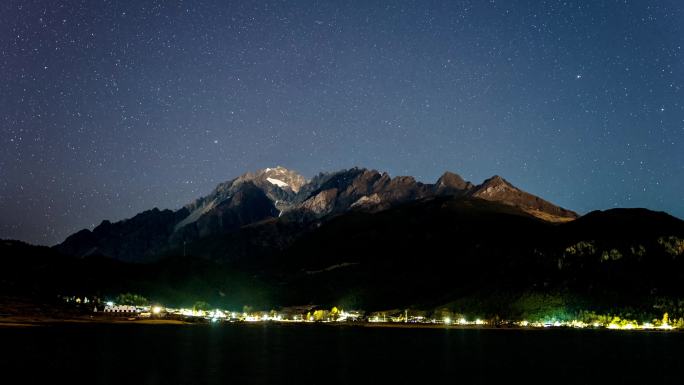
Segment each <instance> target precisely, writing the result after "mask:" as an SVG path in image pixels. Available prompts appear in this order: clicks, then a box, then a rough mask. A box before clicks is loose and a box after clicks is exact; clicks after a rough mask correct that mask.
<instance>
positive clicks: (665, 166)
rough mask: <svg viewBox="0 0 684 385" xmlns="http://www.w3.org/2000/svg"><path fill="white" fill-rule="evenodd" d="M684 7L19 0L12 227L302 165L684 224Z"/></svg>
mask: <svg viewBox="0 0 684 385" xmlns="http://www.w3.org/2000/svg"><path fill="white" fill-rule="evenodd" d="M682 20H684V4H683V3H682V2H681V1H680V0H660V1H645V0H644V1H638V0H633V1H632V0H630V1H594V0H591V1H589V0H587V1H538V0H530V1H515V0H513V1H502V0H496V1H494V0H490V1H484V0H481V1H458V0H451V1H442V2H437V1H434V2H433V1H387V2H381V1H368V0H364V1H306V0H297V1H294V0H290V1H188V0H186V1H171V0H169V1H162V0H156V1H147V0H132V1H125V0H121V1H103V0H81V1H77V0H72V1H60V0H43V1H35V0H34V1H30V0H3V1H2V2H0V130H1V136H0V238H13V239H21V240H25V241H29V242H32V243H37V244H47V245H51V244H55V243H58V242H61V241H62V240H63V239H64V238H65V237H66V236H67V235H69V234H70V233H73V232H75V231H77V230H79V229H81V228H92V227H93V226H95V225H97V224H99V223H100V222H101V221H102V220H103V219H110V220H120V219H123V218H127V217H131V216H133V215H135V214H136V213H138V212H140V211H143V210H146V209H150V208H152V207H159V208H173V209H176V208H179V207H181V206H182V205H183V204H185V203H188V202H190V201H192V200H193V199H195V198H197V197H199V196H201V195H204V194H207V193H208V192H210V191H211V189H212V188H213V187H214V186H215V185H216V184H217V183H219V182H222V181H225V180H228V179H231V178H233V177H236V176H238V175H240V174H242V173H244V172H246V171H253V170H257V169H260V168H264V167H269V166H274V165H282V166H284V167H287V168H290V169H294V170H297V171H299V172H300V173H302V174H303V175H304V176H306V177H311V176H313V175H315V174H316V173H318V172H319V171H332V170H337V169H341V168H348V167H352V166H362V167H368V168H374V169H378V170H381V171H387V172H389V173H390V174H391V175H392V176H396V175H412V176H415V177H416V178H417V179H418V180H420V181H424V182H434V180H436V179H437V178H438V177H439V175H441V174H442V173H443V172H444V171H445V170H451V171H454V172H457V173H459V174H461V175H462V176H463V177H464V178H466V179H468V180H472V181H473V182H476V183H480V182H481V181H482V180H483V179H485V178H487V177H490V176H492V175H494V174H499V175H502V176H503V177H505V178H506V179H507V180H509V181H510V182H512V183H513V184H515V185H516V186H518V187H520V188H522V189H524V190H527V191H529V192H531V193H534V194H537V195H540V196H542V197H544V198H546V199H548V200H550V201H552V202H554V203H556V204H559V205H561V206H564V207H567V208H569V209H572V210H575V211H578V212H580V213H586V212H589V211H591V210H595V209H607V208H612V207H616V206H621V207H647V208H650V209H654V210H663V211H667V212H670V213H671V214H674V215H676V216H679V217H684V194H682V191H683V190H684V91H683V90H682V87H684V52H683V50H682V46H684V23H683V22H682Z"/></svg>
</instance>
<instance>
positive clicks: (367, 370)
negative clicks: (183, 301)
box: [0, 324, 684, 385]
mask: <svg viewBox="0 0 684 385" xmlns="http://www.w3.org/2000/svg"><path fill="white" fill-rule="evenodd" d="M0 341H1V342H2V358H3V359H2V363H0V368H2V369H3V373H5V374H8V373H19V374H21V376H22V377H23V378H24V380H23V381H20V382H17V383H34V382H38V381H45V380H47V381H49V382H47V383H53V382H55V381H56V380H57V379H68V380H72V381H73V382H89V383H93V384H229V383H254V384H274V383H293V384H294V383H297V384H338V383H339V384H347V383H354V382H357V383H358V382H363V383H368V382H371V383H377V384H387V383H407V382H418V383H426V382H433V381H439V383H469V384H473V383H475V384H477V383H492V382H500V383H506V384H508V383H513V381H517V380H523V381H524V382H523V384H525V383H528V384H537V383H545V384H553V385H555V384H592V383H598V382H604V383H611V384H615V383H668V384H674V383H682V382H684V376H683V373H684V372H683V371H682V368H681V364H682V361H683V360H682V352H684V333H680V332H670V333H665V332H625V331H609V330H558V329H553V330H492V329H481V330H480V329H465V330H463V329H395V328H375V327H361V326H359V327H353V326H330V325H301V324H300V325H273V324H254V325H244V324H241V325H134V324H133V325H131V324H124V325H117V324H80V325H79V324H60V325H53V326H44V327H32V328H0Z"/></svg>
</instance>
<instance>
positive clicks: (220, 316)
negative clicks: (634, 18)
mask: <svg viewBox="0 0 684 385" xmlns="http://www.w3.org/2000/svg"><path fill="white" fill-rule="evenodd" d="M63 298H64V300H65V302H67V303H70V304H72V305H75V306H78V307H79V308H81V309H92V316H93V317H95V318H96V319H105V320H106V319H112V320H117V319H118V320H128V321H136V320H175V321H183V322H186V323H283V324H286V323H302V324H305V323H336V324H350V325H353V324H357V325H361V324H363V325H369V326H405V327H410V326H416V327H445V328H530V329H546V328H573V329H586V328H593V329H610V330H658V331H671V330H682V329H684V322H682V321H683V320H681V319H679V320H670V319H669V317H668V314H667V313H665V314H664V315H663V318H662V319H659V320H653V321H652V322H641V323H640V322H637V321H634V320H626V319H620V318H619V317H610V316H600V317H598V318H597V319H596V320H594V321H593V322H586V321H582V320H559V319H553V318H552V317H551V318H549V319H547V320H535V321H529V320H515V321H511V320H486V319H480V318H467V317H466V316H464V315H462V314H458V313H453V312H449V311H447V310H442V311H436V312H432V313H429V312H426V311H419V310H408V309H405V310H398V309H394V310H387V311H376V312H370V313H366V312H365V311H363V310H344V309H341V308H337V307H332V308H331V309H324V308H320V307H317V306H313V305H307V306H293V307H284V308H281V309H280V310H278V311H276V310H270V311H254V310H252V309H250V308H249V307H247V306H246V307H244V308H243V309H242V311H234V310H226V309H220V308H214V309H211V308H209V306H208V304H206V303H204V302H198V303H197V304H195V306H193V307H192V308H174V307H166V306H163V305H161V304H153V305H130V304H119V303H115V302H114V301H106V302H100V301H99V300H97V299H92V298H90V299H89V298H87V297H84V298H83V299H81V298H80V297H63Z"/></svg>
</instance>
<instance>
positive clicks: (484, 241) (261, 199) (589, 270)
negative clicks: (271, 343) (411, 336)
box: [0, 167, 684, 319]
mask: <svg viewBox="0 0 684 385" xmlns="http://www.w3.org/2000/svg"><path fill="white" fill-rule="evenodd" d="M0 254H1V255H2V256H3V258H1V259H0V264H1V266H0V267H1V268H0V292H3V293H11V294H12V295H17V296H22V295H23V296H26V295H28V296H31V297H34V298H35V297H41V298H55V294H60V295H63V294H65V293H66V294H70V295H76V294H79V295H84V293H87V294H88V295H96V296H98V297H105V298H106V297H109V298H111V296H114V295H116V294H118V293H123V292H134V293H140V294H142V295H145V296H148V297H149V298H153V299H154V300H156V301H161V302H163V303H166V304H170V305H173V304H176V305H188V304H192V303H193V302H194V301H197V300H202V301H208V302H209V303H211V304H215V305H217V306H223V307H227V308H233V309H239V308H241V307H242V306H243V305H250V306H254V307H256V308H262V309H267V308H271V307H281V306H290V305H293V306H294V305H305V304H308V305H311V304H314V305H321V306H343V307H344V308H362V309H366V310H381V309H397V308H418V309H436V308H437V307H446V308H449V309H452V310H458V311H462V312H469V314H476V315H482V316H487V317H499V316H501V317H509V319H511V318H512V319H523V318H526V317H541V316H543V315H548V314H561V313H562V314H570V313H572V314H575V315H576V314H578V313H577V312H580V311H585V310H591V311H602V312H604V313H607V314H622V315H625V316H629V317H634V316H635V315H636V314H638V315H639V316H640V317H644V319H651V318H649V317H652V316H653V317H655V316H662V313H663V312H664V311H667V312H669V313H670V314H671V315H673V316H677V317H684V288H682V286H681V284H680V283H681V282H682V281H684V221H682V220H680V219H678V218H675V217H673V216H671V215H669V214H667V213H664V212H655V211H650V210H647V209H626V208H618V209H610V210H606V211H593V212H590V213H587V214H585V215H582V216H578V215H577V214H576V213H574V212H572V211H570V210H567V209H564V208H561V207H558V206H556V205H554V204H552V203H550V202H548V201H546V200H544V199H542V198H539V197H536V196H534V195H532V194H529V193H527V192H525V191H523V190H521V189H519V188H517V187H515V186H513V185H512V184H510V183H509V182H507V181H506V180H505V179H503V178H501V177H499V176H494V177H492V178H489V179H487V180H485V181H483V182H482V183H481V184H478V185H476V184H473V183H471V182H467V181H465V180H463V178H461V177H460V176H458V175H457V174H454V173H450V172H447V173H444V174H443V175H442V176H441V177H440V178H439V179H438V180H437V181H436V182H435V183H434V184H425V183H420V182H418V181H416V180H415V179H414V178H412V177H405V176H399V177H394V178H391V177H390V176H389V175H388V174H387V173H381V172H378V171H375V170H368V169H362V168H352V169H349V170H342V171H338V172H333V173H321V174H319V175H316V176H315V177H313V178H311V179H310V180H307V179H306V178H304V177H302V176H301V175H299V174H297V173H296V172H293V171H291V170H287V169H285V168H282V167H275V168H267V169H264V170H260V171H257V172H253V173H247V174H244V175H242V176H240V177H238V178H235V179H233V180H230V181H227V182H225V183H221V184H219V185H218V186H217V187H216V188H215V189H214V190H213V191H212V192H211V193H210V194H208V195H207V196H204V197H201V198H199V199H197V200H195V201H194V202H191V203H189V204H187V205H185V206H184V207H182V208H180V209H178V210H158V209H152V210H148V211H145V212H142V213H140V214H138V215H136V216H134V217H132V218H130V219H127V220H123V221H119V222H114V223H112V222H109V221H104V222H102V223H101V224H100V225H99V226H97V227H95V228H94V229H93V230H92V231H91V230H82V231H79V232H77V233H75V234H73V235H71V236H69V237H68V238H67V239H66V240H65V241H64V242H62V243H61V244H59V245H56V246H54V247H52V248H46V247H33V246H30V245H26V244H23V243H21V242H15V241H2V242H0ZM568 312H570V313H568ZM630 314H631V315H630Z"/></svg>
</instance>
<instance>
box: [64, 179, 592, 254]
mask: <svg viewBox="0 0 684 385" xmlns="http://www.w3.org/2000/svg"><path fill="white" fill-rule="evenodd" d="M439 196H451V197H469V198H478V199H483V200H487V201H493V202H499V203H502V204H505V205H509V206H512V207H516V208H518V209H520V210H522V211H523V212H525V213H527V214H529V215H531V216H534V217H537V218H541V219H543V220H545V221H549V222H565V221H570V220H573V219H575V218H577V217H578V215H577V214H576V213H575V212H572V211H570V210H566V209H564V208H561V207H558V206H556V205H553V204H552V203H550V202H547V201H545V200H544V199H542V198H539V197H537V196H534V195H532V194H529V193H527V192H525V191H523V190H521V189H519V188H517V187H515V186H513V185H512V184H510V183H509V182H508V181H506V180H505V179H503V178H501V177H499V176H493V177H492V178H489V179H487V180H485V181H484V182H483V183H482V184H479V185H474V184H473V183H471V182H467V181H465V180H463V178H461V177H460V176H459V175H457V174H454V173H451V172H445V173H444V174H443V175H442V176H441V177H440V178H439V179H438V180H437V181H436V182H435V183H434V184H424V183H421V182H418V181H416V180H415V179H414V178H413V177H408V176H398V177H394V178H391V177H390V176H389V175H388V174H387V173H381V172H378V171H376V170H368V169H363V168H352V169H348V170H341V171H338V172H331V173H320V174H318V175H316V176H315V177H313V178H312V179H311V180H307V179H306V178H304V177H303V176H301V175H299V174H298V173H296V172H294V171H291V170H288V169H286V168H283V167H274V168H266V169H263V170H259V171H257V172H251V173H246V174H244V175H242V176H240V177H237V178H235V179H232V180H230V181H227V182H224V183H221V184H219V185H218V186H216V188H215V189H214V190H213V191H212V192H211V193H209V194H208V195H206V196H204V197H201V198H198V199H197V200H195V201H194V202H191V203H189V204H187V205H185V206H184V207H182V208H180V209H178V210H175V211H172V210H158V209H156V208H155V209H152V210H149V211H145V212H143V213H140V214H138V215H136V216H134V217H133V218H130V219H127V220H123V221H119V222H115V223H111V222H109V221H106V220H105V221H103V222H102V223H101V224H100V225H99V226H97V227H95V228H94V229H93V230H92V231H91V230H87V229H84V230H81V231H79V232H77V233H75V234H73V235H71V236H69V237H68V238H67V239H66V240H65V241H64V242H62V243H61V244H59V245H58V246H56V249H57V250H59V251H61V252H63V253H65V254H69V255H74V256H79V257H83V256H88V255H103V256H108V257H112V258H115V259H118V260H122V261H130V262H150V261H154V260H157V259H159V258H161V257H163V256H164V255H169V254H173V253H176V254H178V253H179V249H182V248H185V249H186V250H187V247H188V245H191V244H193V243H196V242H198V241H201V240H203V239H207V238H211V237H217V236H224V235H230V234H233V233H236V232H240V231H241V230H243V229H244V228H245V227H247V226H252V227H253V226H257V225H259V224H262V223H264V222H269V221H280V222H281V223H283V224H288V225H289V226H290V227H291V228H295V227H296V228H297V229H293V231H294V233H298V232H301V233H303V232H304V231H305V230H306V229H308V228H310V226H312V225H315V224H320V223H321V222H325V221H327V220H329V219H331V218H334V217H335V216H337V215H341V214H344V213H347V212H351V211H363V212H370V213H376V212H380V211H383V210H387V209H389V208H392V207H396V206H397V205H401V204H405V203H408V202H412V201H419V200H423V199H429V198H435V197H439ZM191 247H192V246H191Z"/></svg>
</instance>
